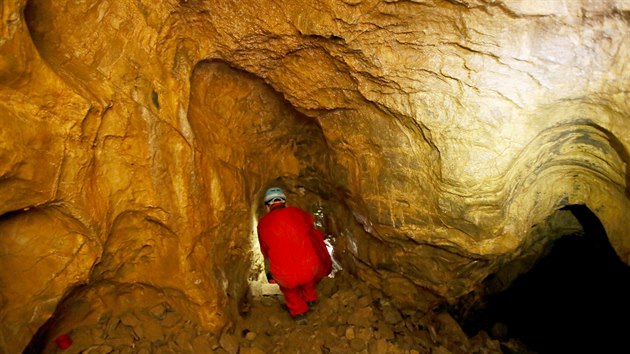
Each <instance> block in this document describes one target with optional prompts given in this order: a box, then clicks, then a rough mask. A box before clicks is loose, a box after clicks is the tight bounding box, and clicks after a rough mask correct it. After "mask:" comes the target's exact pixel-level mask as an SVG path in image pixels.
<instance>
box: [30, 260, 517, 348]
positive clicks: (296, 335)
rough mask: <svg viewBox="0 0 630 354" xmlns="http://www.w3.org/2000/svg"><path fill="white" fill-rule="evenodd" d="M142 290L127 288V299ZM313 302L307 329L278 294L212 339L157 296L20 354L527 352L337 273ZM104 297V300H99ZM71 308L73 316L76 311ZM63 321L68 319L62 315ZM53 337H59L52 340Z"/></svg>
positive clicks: (253, 305)
mask: <svg viewBox="0 0 630 354" xmlns="http://www.w3.org/2000/svg"><path fill="white" fill-rule="evenodd" d="M148 291H149V289H147V288H143V287H137V286H135V287H132V288H130V289H128V291H127V293H129V294H133V293H134V292H141V293H143V294H145V295H146V293H147V292H148ZM318 294H319V297H320V299H319V303H318V304H317V305H316V306H315V307H314V308H313V309H312V310H311V311H310V312H309V314H308V316H307V319H306V323H305V324H300V323H296V321H294V320H293V319H292V318H291V317H290V316H289V314H288V312H287V311H286V310H284V309H283V307H282V304H283V298H282V295H280V294H279V292H278V293H277V294H274V295H265V296H258V297H255V298H252V299H251V300H250V301H249V302H248V303H247V304H245V306H244V308H243V313H242V316H243V317H242V318H241V319H240V320H239V321H238V322H237V323H236V325H235V326H234V328H231V329H230V330H226V331H225V333H223V334H222V335H220V336H215V335H212V334H210V333H207V332H204V330H203V329H202V328H200V327H198V326H196V325H195V324H194V323H192V322H191V321H189V320H186V319H185V316H182V315H181V314H180V313H179V312H178V311H177V310H176V308H175V306H172V305H173V304H170V303H169V302H168V301H164V300H165V298H164V297H163V296H162V297H160V296H157V295H156V296H150V297H145V298H151V299H160V298H161V299H162V300H161V302H158V301H157V300H156V302H154V303H148V302H144V303H143V306H138V307H134V309H133V310H130V309H129V308H127V309H125V310H118V307H117V305H116V303H115V302H116V301H117V302H120V301H123V302H129V300H128V299H127V298H120V299H117V300H116V301H114V300H111V301H114V302H112V303H106V304H105V308H109V309H110V310H109V311H106V312H103V313H101V314H100V315H95V314H94V312H93V311H87V312H86V313H85V314H82V315H81V316H79V317H77V318H83V319H85V318H91V317H90V316H92V317H94V316H96V317H94V319H93V320H91V321H87V320H83V321H71V322H72V323H74V325H73V326H72V329H69V330H66V331H64V332H62V333H65V334H66V335H68V338H69V339H71V342H68V343H65V344H64V343H63V342H55V341H54V340H52V341H45V342H40V344H41V346H42V347H43V348H38V346H37V345H34V346H32V347H31V348H29V349H27V350H26V351H25V352H24V353H28V354H30V353H38V354H39V353H63V354H75V353H76V354H87V353H91V354H95V353H99V354H108V353H121V354H122V353H125V354H126V353H129V354H132V353H133V354H135V353H138V354H153V353H191V354H204V353H212V354H215V353H217V354H226V353H227V354H262V353H282V354H286V353H291V354H298V353H301V354H310V353H313V354H335V353H344V354H345V353H362V354H397V353H400V354H420V353H422V354H424V353H430V354H448V353H453V354H460V353H461V354H464V353H465V354H472V353H484V354H493V353H527V351H525V350H522V349H520V348H519V346H518V345H517V343H515V342H513V341H507V342H499V341H497V340H494V339H491V338H490V336H489V335H488V334H487V333H486V332H484V331H481V332H479V333H478V334H476V335H475V336H474V337H472V338H471V337H469V336H467V335H466V334H465V333H464V332H463V331H462V329H461V327H460V326H459V324H458V323H457V322H456V321H455V320H454V319H453V318H452V317H451V316H450V315H449V314H448V313H446V312H440V313H431V314H425V315H421V314H420V313H417V312H414V311H407V312H404V313H401V312H400V311H398V310H397V309H396V308H394V306H393V305H392V304H391V303H390V302H389V301H388V299H387V298H386V297H385V296H383V294H382V293H381V292H380V291H379V290H376V289H372V288H369V287H368V286H367V285H366V284H365V283H363V282H361V281H359V280H357V279H356V278H354V277H351V276H349V275H348V274H346V273H345V272H338V273H337V274H336V275H335V277H334V278H325V279H324V280H322V282H321V283H320V284H319V285H318ZM103 298H104V299H108V298H107V297H103ZM79 312H80V311H79V310H78V309H76V308H75V309H74V310H73V313H75V316H76V313H79ZM65 316H68V315H67V314H66V315H65ZM52 338H57V339H58V340H59V339H63V337H58V336H57V335H54V336H53V337H52Z"/></svg>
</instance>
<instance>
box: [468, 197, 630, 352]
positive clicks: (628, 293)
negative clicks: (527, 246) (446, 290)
mask: <svg viewBox="0 0 630 354" xmlns="http://www.w3.org/2000/svg"><path fill="white" fill-rule="evenodd" d="M563 209H565V210H569V211H571V213H572V214H573V215H574V216H575V217H576V219H577V220H578V221H579V223H580V225H581V226H582V229H583V231H582V232H578V233H573V234H571V235H568V236H563V237H560V238H558V239H557V240H556V241H555V242H553V243H551V244H550V245H549V247H551V250H550V252H549V253H547V255H546V256H544V257H542V258H541V259H540V260H539V261H538V262H537V263H536V264H535V265H534V267H533V268H532V269H531V270H530V271H529V272H527V273H524V274H522V275H520V276H519V277H518V278H516V280H515V281H514V282H513V283H512V285H511V286H510V287H509V288H508V289H506V290H504V291H502V292H499V293H497V294H494V295H490V296H488V297H487V298H486V299H484V302H485V304H484V306H485V307H484V309H483V310H482V311H481V312H480V313H476V314H475V316H474V317H475V318H474V319H469V320H468V321H467V322H466V323H464V324H463V328H464V330H466V331H467V332H468V334H469V335H474V334H475V333H476V332H478V331H480V330H486V331H487V332H488V333H491V334H492V335H493V336H494V337H495V338H496V339H499V340H501V341H502V342H506V341H508V340H509V339H510V338H513V339H517V340H518V341H520V342H521V343H522V344H524V345H525V346H526V347H527V348H529V349H530V350H533V351H536V352H538V353H580V352H590V353H595V352H597V353H604V352H605V353H622V352H624V353H627V352H628V342H627V338H626V337H627V335H628V334H629V333H630V321H628V319H629V318H630V267H628V266H627V265H626V264H624V263H623V262H622V261H621V260H620V259H619V257H618V256H617V254H616V253H615V251H614V249H613V248H612V246H611V244H610V242H609V241H608V237H607V235H606V231H605V230H604V227H603V225H602V224H601V222H600V221H599V219H598V218H597V216H596V215H595V214H594V213H593V212H592V211H591V210H590V209H589V208H588V207H586V206H585V205H570V206H567V207H565V208H563ZM497 329H499V330H497ZM503 349H504V352H507V353H511V352H513V351H512V350H509V349H508V348H505V347H504V348H503Z"/></svg>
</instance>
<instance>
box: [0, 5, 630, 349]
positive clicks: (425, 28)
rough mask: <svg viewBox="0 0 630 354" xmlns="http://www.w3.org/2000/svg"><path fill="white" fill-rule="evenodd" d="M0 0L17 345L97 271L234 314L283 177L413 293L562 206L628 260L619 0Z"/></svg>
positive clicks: (94, 283) (474, 278) (489, 269)
mask: <svg viewBox="0 0 630 354" xmlns="http://www.w3.org/2000/svg"><path fill="white" fill-rule="evenodd" d="M0 14H1V15H0V16H1V19H2V27H0V53H1V54H0V127H1V129H0V215H1V216H0V249H1V250H2V252H1V253H0V285H1V287H0V288H1V289H2V290H1V292H0V300H1V304H2V307H1V309H0V323H2V324H1V325H0V347H2V348H3V350H4V351H5V352H7V353H13V352H20V351H22V350H23V349H24V348H25V347H26V346H27V344H28V343H29V341H30V340H31V337H32V336H33V335H34V334H35V333H36V331H37V330H38V328H40V327H41V326H42V325H44V323H45V322H46V320H47V319H48V318H49V317H50V316H52V314H53V311H55V307H56V305H57V304H59V303H60V302H61V301H62V300H63V304H64V305H63V310H64V311H72V309H73V306H75V305H76V309H78V310H77V311H76V313H75V317H72V316H68V318H74V319H73V321H75V322H74V323H75V324H76V323H93V322H94V321H98V319H99V318H101V317H99V315H96V314H95V313H90V311H87V310H86V311H84V310H85V307H87V308H88V309H90V308H93V309H94V311H96V312H99V311H100V312H103V311H105V310H103V307H102V305H101V304H98V303H97V300H95V299H97V298H98V296H96V295H95V294H109V295H106V296H112V297H115V296H121V298H126V297H125V296H123V292H124V291H127V290H129V289H130V287H132V286H138V287H132V288H133V289H134V290H133V291H131V290H129V291H131V294H132V295H130V296H131V298H133V299H134V300H133V301H130V302H128V303H127V304H126V305H125V303H124V302H121V303H120V304H118V305H116V306H122V307H124V306H128V307H129V308H130V309H131V308H133V307H134V306H139V305H138V304H139V303H141V302H142V301H143V300H142V299H143V297H145V300H147V301H146V302H147V303H152V304H153V303H159V302H157V300H155V299H156V298H157V297H160V296H173V298H177V300H174V302H177V305H172V306H173V307H176V308H177V310H178V313H181V314H183V315H186V316H190V317H191V320H192V321H194V322H195V325H196V326H199V328H204V329H205V330H208V331H211V332H212V331H215V332H219V331H220V330H221V329H222V328H224V327H226V326H230V325H231V323H232V322H233V321H234V320H235V319H236V318H237V311H238V306H239V305H238V304H239V301H241V299H242V298H243V297H244V296H246V292H247V286H248V284H247V281H248V278H250V277H252V276H253V275H252V272H254V270H255V268H256V267H253V266H252V259H253V258H254V254H253V248H252V246H253V244H254V242H255V237H254V236H255V235H253V234H252V233H253V230H254V229H255V227H254V226H255V220H256V218H257V216H258V215H259V214H260V213H261V212H262V210H261V205H260V196H261V194H262V192H263V191H264V189H265V188H267V187H269V186H271V185H276V184H277V185H280V186H282V187H284V188H285V189H287V192H288V193H289V197H290V201H291V202H292V203H294V204H297V205H300V206H303V207H305V208H307V209H309V210H311V211H315V210H316V209H323V210H324V211H325V214H326V216H325V220H326V228H327V232H328V233H331V234H334V235H335V237H336V239H337V244H336V252H337V254H338V255H339V257H340V259H341V260H342V262H343V263H344V266H345V267H346V269H348V270H349V271H352V272H354V273H356V274H357V275H358V276H360V277H361V278H362V279H364V280H366V281H368V282H369V283H371V284H372V285H373V286H377V287H381V288H382V289H383V290H384V291H385V292H387V293H388V294H389V295H390V296H392V297H393V298H394V300H395V301H396V303H397V305H398V306H401V307H415V308H417V309H420V310H423V311H426V310H428V309H431V308H433V307H434V306H436V304H439V303H441V302H444V301H448V302H452V301H456V299H457V298H458V297H460V296H462V295H464V294H466V293H468V292H469V291H470V290H471V289H473V288H474V287H475V285H476V284H478V283H479V282H480V281H481V280H482V279H484V278H485V277H486V276H487V275H488V274H491V273H493V272H495V271H496V270H497V268H498V267H499V266H500V265H501V264H504V263H505V262H507V261H509V260H512V259H514V258H516V257H521V256H525V255H527V256H531V255H532V254H533V255H535V253H536V252H537V251H538V250H535V249H531V250H528V249H522V248H527V247H528V246H529V245H532V244H533V242H532V238H533V237H543V238H544V237H546V236H545V235H544V234H543V235H542V236H541V235H540V234H536V235H533V234H532V232H531V229H532V226H534V225H538V224H541V223H543V222H544V220H545V219H547V218H548V217H549V216H550V215H552V214H554V213H555V212H556V210H557V209H559V208H561V207H562V206H565V205H571V204H586V205H587V206H588V207H589V208H590V209H591V210H592V211H593V212H594V213H595V214H596V215H597V216H598V217H599V218H600V220H601V221H602V223H603V224H604V226H605V228H606V231H607V233H608V237H609V240H610V241H611V243H612V245H613V246H614V248H615V250H616V252H617V254H618V255H619V256H620V258H621V259H622V260H623V261H624V262H626V263H630V238H628V237H627V235H628V234H630V224H629V223H628V222H627V214H628V211H629V210H630V192H629V190H630V172H629V170H628V162H629V161H630V157H629V154H628V151H629V150H630V131H629V127H630V124H629V122H630V117H629V114H630V113H629V112H630V97H629V96H630V94H629V91H628V88H629V87H630V69H629V67H630V24H629V22H628V15H629V14H630V2H629V1H628V0H609V1H602V2H592V1H587V0H554V1H547V2H529V1H522V0H504V1H490V0H458V1H441V0H426V1H396V0H388V1H382V2H379V1H367V0H366V1H357V0H353V1H350V0H347V1H326V0H323V1H317V2H310V1H290V2H285V3H279V2H270V1H245V2H243V1H239V2H237V1H212V2H203V1H195V0H187V1H185V0H182V1H174V0H173V1H161V2H150V1H145V0H140V1H111V0H101V1H96V2H69V1H55V2H50V1H41V0H31V1H26V0H16V1H10V2H6V3H4V4H3V11H2V12H1V13H0ZM517 251H518V252H517ZM528 252H529V253H528ZM112 284H114V285H112ZM134 284H135V285H134ZM117 289H120V290H117ZM125 289H127V290H125ZM138 289H141V290H138ZM142 289H150V291H149V290H147V291H143V290H142ZM74 290H76V291H74ZM117 291H120V293H117ZM77 293H82V294H90V295H89V296H87V298H88V299H92V300H90V301H92V302H89V301H88V302H80V301H79V300H78V299H74V298H73V297H72V296H73V294H75V295H76V294H77ZM125 294H127V293H125ZM164 294H167V295H164ZM168 294H170V295H168ZM173 294H177V295H173ZM73 304H75V305H73ZM59 310H60V311H61V310H62V307H60V308H59ZM79 310H80V311H79ZM118 310H120V311H119V315H120V316H124V315H125V314H124V311H123V310H124V309H123V308H119V309H118ZM79 314H85V316H84V317H83V320H81V319H76V316H79ZM91 316H92V317H91ZM126 318H127V320H129V317H126ZM68 321H70V320H68ZM68 321H66V322H64V321H63V320H62V319H60V318H57V319H56V321H55V322H54V326H56V327H55V328H54V329H53V330H50V331H49V335H51V336H52V335H54V334H56V333H60V332H61V331H63V330H64V329H70V328H71V327H72V325H73V323H72V322H68ZM81 321H83V322H81ZM51 323H52V322H51ZM151 333H156V332H151ZM203 340H205V339H203Z"/></svg>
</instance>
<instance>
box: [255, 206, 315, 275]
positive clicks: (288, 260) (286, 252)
mask: <svg viewBox="0 0 630 354" xmlns="http://www.w3.org/2000/svg"><path fill="white" fill-rule="evenodd" d="M312 222H313V221H312V219H311V218H310V215H308V214H307V213H306V212H305V211H303V210H302V209H299V208H296V207H285V208H282V209H276V210H273V211H271V212H269V213H268V214H267V215H265V216H264V217H263V218H262V219H261V220H260V222H259V224H258V230H259V231H258V234H259V236H260V239H261V247H265V246H262V244H265V245H266V246H267V248H268V250H267V256H268V258H269V263H270V270H271V274H273V277H274V279H275V280H276V281H277V282H279V283H280V284H281V285H282V286H284V287H293V286H295V285H296V284H300V283H303V282H305V281H308V280H310V279H311V278H312V277H313V269H314V268H315V267H317V265H318V264H319V260H318V258H317V253H316V251H315V248H314V245H313V242H312V241H311V239H310V237H309V236H308V234H309V231H310V230H311V228H312Z"/></svg>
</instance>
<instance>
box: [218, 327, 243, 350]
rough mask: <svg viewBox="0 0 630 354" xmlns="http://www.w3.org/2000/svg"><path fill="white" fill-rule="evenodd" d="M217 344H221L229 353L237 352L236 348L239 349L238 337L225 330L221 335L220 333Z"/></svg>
mask: <svg viewBox="0 0 630 354" xmlns="http://www.w3.org/2000/svg"><path fill="white" fill-rule="evenodd" d="M219 344H221V347H222V348H223V349H224V350H225V351H226V352H228V353H229V354H237V353H238V350H239V343H238V339H237V338H236V337H235V336H234V335H232V334H230V333H227V332H225V333H223V335H221V338H220V339H219Z"/></svg>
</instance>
